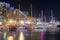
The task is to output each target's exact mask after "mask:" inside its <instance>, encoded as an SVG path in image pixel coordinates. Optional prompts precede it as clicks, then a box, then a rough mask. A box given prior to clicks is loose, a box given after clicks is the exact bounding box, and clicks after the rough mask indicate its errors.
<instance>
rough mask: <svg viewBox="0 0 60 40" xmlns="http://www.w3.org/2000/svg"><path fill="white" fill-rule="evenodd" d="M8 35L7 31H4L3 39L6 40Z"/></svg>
mask: <svg viewBox="0 0 60 40" xmlns="http://www.w3.org/2000/svg"><path fill="white" fill-rule="evenodd" d="M6 37H7V34H6V32H4V35H3V40H6Z"/></svg>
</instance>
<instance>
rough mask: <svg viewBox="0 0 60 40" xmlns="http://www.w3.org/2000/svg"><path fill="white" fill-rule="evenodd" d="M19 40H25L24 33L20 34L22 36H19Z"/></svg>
mask: <svg viewBox="0 0 60 40" xmlns="http://www.w3.org/2000/svg"><path fill="white" fill-rule="evenodd" d="M19 40H24V35H23V32H21V33H20V35H19Z"/></svg>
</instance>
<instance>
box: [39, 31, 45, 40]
mask: <svg viewBox="0 0 60 40" xmlns="http://www.w3.org/2000/svg"><path fill="white" fill-rule="evenodd" d="M40 40H44V30H41V33H40Z"/></svg>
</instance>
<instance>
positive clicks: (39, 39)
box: [0, 31, 60, 40]
mask: <svg viewBox="0 0 60 40" xmlns="http://www.w3.org/2000/svg"><path fill="white" fill-rule="evenodd" d="M6 33H7V35H5V36H6V37H5V38H7V37H8V36H10V35H12V36H14V40H18V38H19V34H20V32H15V33H14V32H6ZM23 33H24V37H25V40H60V39H59V38H60V37H59V36H60V35H59V34H60V32H58V31H56V32H52V31H24V32H23ZM0 40H6V39H4V32H3V33H0Z"/></svg>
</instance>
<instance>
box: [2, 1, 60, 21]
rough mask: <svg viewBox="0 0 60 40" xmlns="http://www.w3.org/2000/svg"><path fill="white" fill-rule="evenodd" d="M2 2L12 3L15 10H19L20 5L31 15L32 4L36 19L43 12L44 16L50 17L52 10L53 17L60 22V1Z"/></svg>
mask: <svg viewBox="0 0 60 40" xmlns="http://www.w3.org/2000/svg"><path fill="white" fill-rule="evenodd" d="M1 1H3V2H7V3H10V4H11V6H14V7H15V8H18V5H19V4H20V5H21V10H23V11H29V14H30V4H32V6H33V7H32V8H33V16H34V17H39V13H40V11H41V10H43V11H44V15H46V16H47V17H49V16H50V13H51V9H52V10H53V15H54V16H55V17H56V18H57V19H58V20H60V1H58V0H1ZM40 14H41V13H40Z"/></svg>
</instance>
